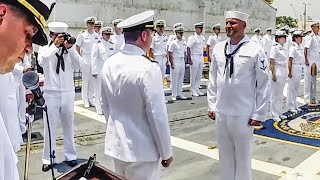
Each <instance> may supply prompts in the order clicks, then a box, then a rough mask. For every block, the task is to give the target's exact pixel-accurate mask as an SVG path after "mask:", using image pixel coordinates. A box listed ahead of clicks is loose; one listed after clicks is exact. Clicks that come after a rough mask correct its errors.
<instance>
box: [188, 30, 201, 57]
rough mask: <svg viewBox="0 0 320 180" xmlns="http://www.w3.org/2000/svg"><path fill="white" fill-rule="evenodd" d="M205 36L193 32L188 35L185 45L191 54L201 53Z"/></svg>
mask: <svg viewBox="0 0 320 180" xmlns="http://www.w3.org/2000/svg"><path fill="white" fill-rule="evenodd" d="M205 40H206V39H205V37H204V36H203V35H202V34H200V35H198V34H196V33H194V34H193V35H191V36H189V38H188V41H187V47H188V48H190V51H191V54H192V55H196V54H197V55H198V54H203V48H204V47H205V45H206V42H205Z"/></svg>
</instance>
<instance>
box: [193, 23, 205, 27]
mask: <svg viewBox="0 0 320 180" xmlns="http://www.w3.org/2000/svg"><path fill="white" fill-rule="evenodd" d="M203 26H204V22H197V23H195V24H194V27H195V28H203Z"/></svg>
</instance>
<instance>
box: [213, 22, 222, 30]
mask: <svg viewBox="0 0 320 180" xmlns="http://www.w3.org/2000/svg"><path fill="white" fill-rule="evenodd" d="M220 27H221V24H220V23H218V24H215V25H213V26H212V29H220Z"/></svg>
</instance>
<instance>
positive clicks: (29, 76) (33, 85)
mask: <svg viewBox="0 0 320 180" xmlns="http://www.w3.org/2000/svg"><path fill="white" fill-rule="evenodd" d="M22 83H23V85H24V86H25V87H26V88H28V89H30V90H31V92H32V94H33V96H34V100H35V101H36V103H37V104H38V105H39V106H41V107H42V108H44V107H45V100H44V98H43V96H42V93H41V90H40V87H39V76H38V74H37V73H35V72H33V71H29V72H26V73H24V74H23V76H22Z"/></svg>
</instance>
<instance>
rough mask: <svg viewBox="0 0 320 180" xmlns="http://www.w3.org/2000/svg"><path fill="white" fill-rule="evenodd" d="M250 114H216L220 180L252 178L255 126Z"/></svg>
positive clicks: (248, 179)
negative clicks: (252, 125)
mask: <svg viewBox="0 0 320 180" xmlns="http://www.w3.org/2000/svg"><path fill="white" fill-rule="evenodd" d="M249 120H250V116H228V115H226V114H222V113H217V114H216V126H217V133H218V148H219V160H220V161H219V162H220V166H221V169H220V178H219V179H220V180H252V170H251V158H252V145H253V144H252V143H253V128H252V127H250V126H249V125H248V122H249Z"/></svg>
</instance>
